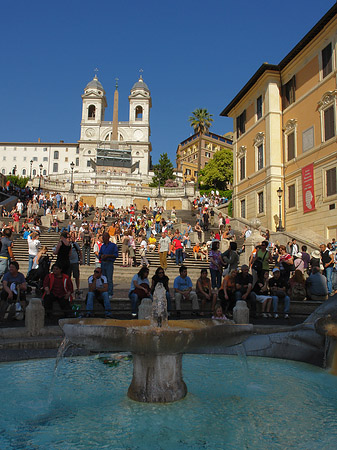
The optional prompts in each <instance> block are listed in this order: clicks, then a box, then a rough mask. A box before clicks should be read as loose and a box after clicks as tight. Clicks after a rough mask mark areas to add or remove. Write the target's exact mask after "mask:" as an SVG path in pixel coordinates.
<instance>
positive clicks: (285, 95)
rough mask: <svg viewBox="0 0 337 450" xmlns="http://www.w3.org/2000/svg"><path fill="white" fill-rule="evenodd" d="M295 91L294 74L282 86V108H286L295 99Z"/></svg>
mask: <svg viewBox="0 0 337 450" xmlns="http://www.w3.org/2000/svg"><path fill="white" fill-rule="evenodd" d="M295 91H296V78H295V75H294V76H293V77H292V78H291V79H290V80H289V81H288V83H286V84H284V85H283V86H282V103H283V109H285V108H287V107H288V106H289V105H291V104H292V103H294V101H295Z"/></svg>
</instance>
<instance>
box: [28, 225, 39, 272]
mask: <svg viewBox="0 0 337 450" xmlns="http://www.w3.org/2000/svg"><path fill="white" fill-rule="evenodd" d="M38 237H39V233H37V232H36V231H33V233H31V234H30V235H29V236H28V238H27V242H28V258H29V259H28V272H27V275H28V274H29V272H30V271H31V269H32V267H33V261H34V258H35V257H36V256H37V254H38V253H39V250H40V247H41V242H40V241H39V239H38Z"/></svg>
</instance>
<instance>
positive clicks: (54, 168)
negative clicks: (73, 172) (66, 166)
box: [53, 163, 59, 172]
mask: <svg viewBox="0 0 337 450" xmlns="http://www.w3.org/2000/svg"><path fill="white" fill-rule="evenodd" d="M58 171H59V165H58V163H54V164H53V172H58Z"/></svg>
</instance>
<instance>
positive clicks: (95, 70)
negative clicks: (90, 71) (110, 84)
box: [94, 67, 99, 78]
mask: <svg viewBox="0 0 337 450" xmlns="http://www.w3.org/2000/svg"><path fill="white" fill-rule="evenodd" d="M98 71H99V70H98V69H97V67H96V69H94V72H95V77H96V78H97V72H98Z"/></svg>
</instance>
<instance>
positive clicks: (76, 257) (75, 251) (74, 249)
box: [69, 232, 82, 294]
mask: <svg viewBox="0 0 337 450" xmlns="http://www.w3.org/2000/svg"><path fill="white" fill-rule="evenodd" d="M70 242H71V252H70V256H69V262H70V273H69V275H70V276H73V277H74V280H75V283H76V294H79V290H80V264H82V251H81V248H80V246H79V245H78V243H77V242H76V233H74V232H72V233H71V234H70Z"/></svg>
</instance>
